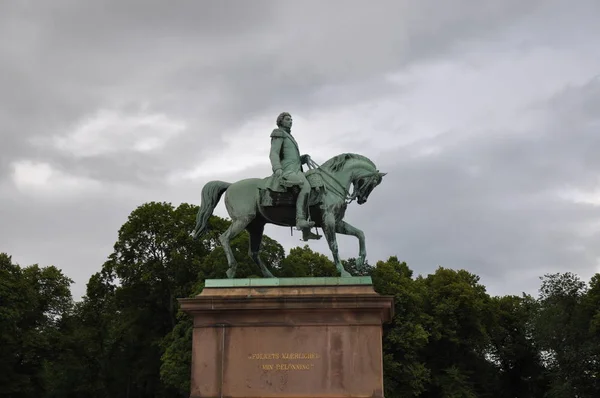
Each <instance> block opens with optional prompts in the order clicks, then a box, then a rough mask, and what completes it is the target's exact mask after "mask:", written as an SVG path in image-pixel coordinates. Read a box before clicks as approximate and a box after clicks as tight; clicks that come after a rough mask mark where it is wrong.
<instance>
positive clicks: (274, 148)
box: [269, 137, 283, 172]
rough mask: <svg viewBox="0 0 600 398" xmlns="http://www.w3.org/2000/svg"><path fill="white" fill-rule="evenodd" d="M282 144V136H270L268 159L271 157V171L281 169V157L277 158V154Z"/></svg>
mask: <svg viewBox="0 0 600 398" xmlns="http://www.w3.org/2000/svg"><path fill="white" fill-rule="evenodd" d="M282 144H283V138H279V137H272V138H271V152H270V153H269V159H271V167H272V168H273V172H276V171H277V170H278V169H281V159H280V158H279V154H280V153H281V145H282Z"/></svg>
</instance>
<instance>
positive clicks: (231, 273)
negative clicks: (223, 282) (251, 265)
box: [225, 268, 235, 279]
mask: <svg viewBox="0 0 600 398" xmlns="http://www.w3.org/2000/svg"><path fill="white" fill-rule="evenodd" d="M225 273H226V274H227V278H229V279H233V277H234V276H235V270H233V269H231V268H229V269H228V270H227V271H226V272H225Z"/></svg>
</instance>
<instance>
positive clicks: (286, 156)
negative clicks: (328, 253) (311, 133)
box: [269, 112, 321, 241]
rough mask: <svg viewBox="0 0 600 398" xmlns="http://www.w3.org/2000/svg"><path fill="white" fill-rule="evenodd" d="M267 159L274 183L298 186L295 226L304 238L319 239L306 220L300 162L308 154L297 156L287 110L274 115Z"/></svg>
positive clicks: (306, 187) (305, 184) (306, 185)
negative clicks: (275, 116)
mask: <svg viewBox="0 0 600 398" xmlns="http://www.w3.org/2000/svg"><path fill="white" fill-rule="evenodd" d="M269 159H271V167H272V168H273V173H274V176H275V178H276V179H277V180H276V183H279V184H280V185H282V186H283V187H286V188H292V187H298V188H300V192H299V193H298V197H297V199H296V228H298V229H299V230H302V235H303V238H304V240H305V241H307V240H309V239H320V238H321V237H320V236H318V235H315V234H313V233H312V232H311V231H310V228H311V227H313V226H314V225H315V223H314V222H313V221H308V220H307V217H308V195H309V194H310V184H309V183H308V180H307V179H306V176H305V175H304V170H302V165H303V164H307V163H308V162H309V161H310V156H309V155H302V156H300V149H299V147H298V143H297V142H296V140H295V139H294V137H293V136H292V116H291V115H290V114H289V113H287V112H283V113H281V114H280V115H279V116H278V117H277V128H276V129H275V130H273V132H272V133H271V152H270V153H269Z"/></svg>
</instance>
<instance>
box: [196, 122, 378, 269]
mask: <svg viewBox="0 0 600 398" xmlns="http://www.w3.org/2000/svg"><path fill="white" fill-rule="evenodd" d="M277 126H278V128H277V129H275V130H273V132H272V133H271V151H270V159H271V165H272V168H273V175H272V176H270V177H267V178H247V179H244V180H240V181H237V182H234V183H229V182H224V181H210V182H208V183H206V184H205V185H204V187H203V188H202V203H201V205H200V210H198V215H197V216H196V226H195V228H194V230H193V231H192V236H193V237H194V238H195V239H197V238H198V237H200V236H202V234H204V233H205V232H206V230H207V228H208V220H209V218H210V216H211V215H212V213H213V211H214V209H215V207H216V206H217V204H218V203H219V201H220V199H221V196H222V195H223V194H224V193H225V207H226V208H227V212H228V213H229V216H230V217H231V225H230V226H229V228H227V230H226V231H225V232H224V233H223V234H222V235H221V236H220V238H219V240H220V241H221V244H222V245H223V249H224V251H225V255H226V256H227V262H228V264H229V269H228V270H227V277H228V278H233V277H234V276H235V273H236V268H237V262H236V260H235V257H234V255H233V250H231V246H230V244H229V242H230V241H231V239H233V238H234V237H235V236H236V235H238V234H239V233H240V232H241V231H242V230H244V229H246V230H247V231H248V233H249V235H250V248H249V255H250V257H251V258H252V259H253V260H254V262H255V263H256V264H257V265H258V266H259V267H260V269H261V271H262V273H263V275H264V276H265V277H268V278H272V277H273V275H272V274H271V272H270V271H269V269H268V268H267V267H266V266H265V265H264V264H263V263H262V261H261V259H260V255H259V253H260V244H261V240H262V236H263V231H264V227H265V225H266V224H267V223H270V224H275V225H280V226H287V227H293V226H296V227H297V228H299V229H301V230H302V232H303V238H304V240H308V239H316V238H318V236H316V235H314V234H312V232H310V228H311V227H313V226H315V227H320V228H322V229H323V232H324V234H325V238H326V239H327V243H328V245H329V248H330V250H331V253H332V255H333V261H334V263H335V265H336V268H337V270H338V271H339V272H340V275H341V276H351V275H350V274H349V273H348V272H347V271H346V270H345V269H344V267H343V266H342V263H341V261H340V258H339V253H338V245H337V239H336V233H340V234H344V235H352V236H355V237H357V238H358V243H359V252H358V257H357V260H356V266H357V268H358V269H360V268H361V267H363V266H364V261H365V258H366V255H367V252H366V245H365V236H364V233H363V232H362V231H361V230H359V229H358V228H355V227H353V226H352V225H350V224H348V223H347V222H345V221H344V220H343V218H344V214H345V211H346V207H347V205H348V204H349V203H351V202H352V201H354V200H356V201H357V203H358V204H359V205H362V204H364V203H366V201H367V199H368V197H369V195H370V194H371V192H372V191H373V189H374V188H375V187H376V186H377V185H379V184H380V183H381V181H382V179H383V176H384V175H385V173H381V172H379V170H377V167H376V166H375V164H374V163H373V162H372V161H371V160H370V159H368V158H367V157H365V156H362V155H358V154H354V153H343V154H341V155H337V156H334V157H333V158H331V159H329V160H328V161H326V162H325V163H323V164H322V165H321V166H318V165H317V164H316V163H314V162H313V161H312V159H311V158H310V156H308V155H302V156H300V152H299V150H298V144H297V143H296V140H295V139H294V137H293V136H292V135H291V127H292V117H291V116H290V115H289V113H285V112H284V113H282V114H280V115H279V117H278V118H277ZM303 164H306V165H307V166H308V167H309V169H310V170H308V171H307V172H306V173H304V172H303V170H302V165H303ZM351 186H353V191H352V192H350V187H351Z"/></svg>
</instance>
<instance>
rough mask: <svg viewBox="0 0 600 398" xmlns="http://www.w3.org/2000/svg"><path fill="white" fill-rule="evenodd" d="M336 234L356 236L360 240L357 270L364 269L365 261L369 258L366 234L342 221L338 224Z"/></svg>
mask: <svg viewBox="0 0 600 398" xmlns="http://www.w3.org/2000/svg"><path fill="white" fill-rule="evenodd" d="M336 232H337V233H338V234H343V235H350V236H356V238H357V239H358V258H357V259H356V269H357V270H359V271H360V270H361V269H362V268H363V267H364V264H365V259H366V258H367V247H366V244H365V234H364V233H363V231H361V230H360V229H358V228H356V227H354V226H352V225H350V224H348V223H347V222H345V221H340V222H338V223H337V225H336Z"/></svg>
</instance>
